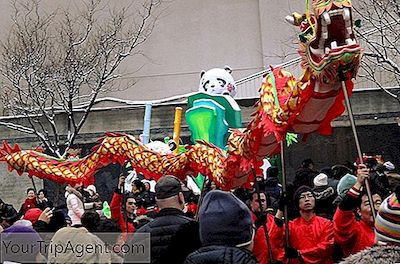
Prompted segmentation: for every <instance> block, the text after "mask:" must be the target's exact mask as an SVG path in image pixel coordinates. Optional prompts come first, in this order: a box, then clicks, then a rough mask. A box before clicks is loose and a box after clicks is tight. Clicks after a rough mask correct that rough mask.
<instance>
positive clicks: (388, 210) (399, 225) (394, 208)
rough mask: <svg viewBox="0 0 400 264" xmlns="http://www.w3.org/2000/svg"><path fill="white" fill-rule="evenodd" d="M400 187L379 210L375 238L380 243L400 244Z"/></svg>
mask: <svg viewBox="0 0 400 264" xmlns="http://www.w3.org/2000/svg"><path fill="white" fill-rule="evenodd" d="M398 197H400V186H397V188H396V192H395V193H393V194H391V195H390V196H389V197H387V198H386V199H385V200H384V201H383V202H382V204H381V206H380V208H379V212H378V215H377V216H376V219H375V236H376V240H377V241H380V242H394V243H398V244H400V201H399V198H398Z"/></svg>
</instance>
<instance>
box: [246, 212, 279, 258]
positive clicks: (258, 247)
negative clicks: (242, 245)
mask: <svg viewBox="0 0 400 264" xmlns="http://www.w3.org/2000/svg"><path fill="white" fill-rule="evenodd" d="M251 216H252V218H253V221H254V222H256V220H257V216H256V215H255V214H254V213H252V214H251ZM256 228H257V225H256ZM267 230H268V236H269V240H270V244H271V250H272V256H273V259H274V260H280V261H283V259H284V254H285V252H284V251H283V247H284V239H283V236H282V234H284V229H283V223H282V225H281V226H280V227H279V226H278V225H277V224H276V222H275V218H274V217H273V216H272V215H270V214H268V215H267ZM252 253H253V255H254V256H255V257H256V259H257V261H258V263H260V264H265V263H268V262H269V260H270V258H269V251H268V244H267V239H266V237H265V231H264V227H263V225H261V226H260V227H258V228H257V231H256V234H255V236H254V245H253V250H252Z"/></svg>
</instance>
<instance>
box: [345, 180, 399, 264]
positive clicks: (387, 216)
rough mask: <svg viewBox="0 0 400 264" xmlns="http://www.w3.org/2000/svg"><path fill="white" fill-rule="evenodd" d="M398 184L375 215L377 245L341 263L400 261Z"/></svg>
mask: <svg viewBox="0 0 400 264" xmlns="http://www.w3.org/2000/svg"><path fill="white" fill-rule="evenodd" d="M399 197H400V186H398V187H397V188H396V191H395V193H394V194H392V195H390V196H389V197H387V198H386V199H385V200H384V201H383V202H382V205H381V206H380V208H379V212H378V214H377V216H376V221H375V230H376V241H377V245H375V246H373V247H371V248H367V249H364V250H362V251H360V252H359V253H357V254H354V255H351V256H349V257H348V258H346V259H345V260H344V261H343V262H341V264H369V263H374V264H389V263H399V261H400V226H399V223H400V203H399V201H400V199H399Z"/></svg>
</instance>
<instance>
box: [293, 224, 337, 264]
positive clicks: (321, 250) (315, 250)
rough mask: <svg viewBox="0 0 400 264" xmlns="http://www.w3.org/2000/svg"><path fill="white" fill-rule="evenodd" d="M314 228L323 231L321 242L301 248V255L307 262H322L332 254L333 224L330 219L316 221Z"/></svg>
mask: <svg viewBox="0 0 400 264" xmlns="http://www.w3.org/2000/svg"><path fill="white" fill-rule="evenodd" d="M320 221H321V220H320ZM313 228H318V229H320V230H318V231H319V232H321V236H320V237H319V242H318V244H317V245H316V246H314V247H311V248H308V249H303V250H300V255H301V257H302V258H303V259H304V262H305V263H311V264H312V263H322V262H323V260H326V259H330V258H331V256H332V252H333V243H334V239H333V224H332V223H331V222H330V221H323V222H320V223H315V225H314V227H313ZM318 231H317V232H316V233H318Z"/></svg>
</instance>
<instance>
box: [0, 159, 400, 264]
mask: <svg viewBox="0 0 400 264" xmlns="http://www.w3.org/2000/svg"><path fill="white" fill-rule="evenodd" d="M279 177H280V176H279V170H278V169H277V168H276V167H270V168H268V170H267V172H266V175H262V176H261V175H260V176H257V177H255V179H254V184H253V185H252V188H250V189H246V188H238V189H235V190H232V191H230V192H226V191H221V190H218V187H217V185H216V184H215V183H214V182H212V181H207V182H206V183H205V186H204V188H203V190H202V193H201V194H200V193H198V192H197V191H193V190H192V189H191V188H190V185H189V184H187V182H182V181H180V180H179V179H178V178H176V177H174V176H171V175H166V176H163V177H161V178H160V179H159V180H158V181H157V183H156V182H155V181H152V180H147V179H144V178H140V177H139V178H136V179H134V180H133V181H131V182H129V184H127V178H126V177H125V176H124V175H120V177H119V178H118V182H117V183H116V184H115V185H116V186H115V189H114V191H113V196H112V199H111V202H110V205H109V208H110V212H111V215H110V216H107V214H106V213H105V210H104V204H103V201H102V200H101V197H100V195H99V194H98V193H97V192H96V187H95V186H94V185H89V186H86V187H84V186H83V185H82V184H81V183H78V184H75V185H74V186H71V185H68V186H67V187H66V190H65V201H66V202H65V203H66V208H65V209H63V208H55V207H53V203H52V202H51V201H50V200H49V199H48V197H47V192H46V190H39V191H38V192H36V191H35V190H34V189H33V188H29V189H27V191H26V199H25V201H24V203H23V204H22V205H21V206H20V210H19V211H18V212H17V211H16V210H15V209H14V206H12V205H10V204H7V203H5V202H4V201H3V200H0V221H1V222H0V223H1V225H0V231H2V238H3V240H4V239H5V240H7V237H9V239H11V236H10V234H13V233H24V234H27V235H26V236H24V237H25V238H24V239H25V240H29V239H31V240H32V241H34V240H35V239H36V240H37V236H40V235H42V234H44V233H53V234H52V237H50V238H48V240H49V243H50V247H51V245H52V244H53V245H55V244H57V243H58V244H60V243H61V244H64V245H66V246H67V245H68V243H72V244H74V243H75V244H82V243H86V244H98V243H100V244H101V243H103V244H104V245H105V247H110V248H112V250H110V252H107V253H102V254H98V253H96V254H95V253H93V252H92V253H89V252H86V253H85V254H82V255H77V254H73V252H62V253H58V254H57V255H55V254H50V252H48V254H47V255H46V254H43V252H41V251H35V252H34V254H29V255H28V256H27V254H25V255H24V254H22V255H18V254H2V258H3V259H2V260H3V261H12V262H17V263H18V262H25V263H26V262H27V260H26V259H25V258H29V260H30V261H28V262H35V263H43V262H44V263H46V262H47V263H84V262H85V263H136V261H137V256H135V255H134V254H129V253H127V252H124V251H123V250H121V248H123V246H124V245H130V244H133V243H136V242H138V240H137V239H138V238H137V236H135V235H137V234H150V242H151V243H150V249H149V250H150V252H151V254H150V255H149V257H150V260H151V263H188V264H189V263H190V264H194V263H328V264H329V263H396V262H399V261H400V202H399V201H400V185H398V182H399V181H400V180H399V178H400V176H399V175H398V174H397V173H396V169H395V166H394V165H393V164H392V163H390V162H381V161H380V160H377V159H375V158H370V159H368V160H366V161H365V164H359V165H358V166H354V165H352V164H346V165H335V166H331V167H326V168H322V169H321V170H318V171H317V170H316V169H315V168H314V164H313V162H312V160H310V159H306V160H304V161H303V162H302V164H301V167H300V168H299V169H298V170H297V171H296V175H295V178H294V181H293V183H291V184H289V185H288V186H286V187H287V188H285V189H286V192H284V191H283V188H282V185H281V184H280V181H279ZM366 181H367V182H369V183H370V190H371V199H372V201H371V200H370V199H369V197H368V195H367V192H366V189H367V188H366V185H365V183H366ZM127 186H129V188H127ZM371 202H372V203H371ZM371 206H372V207H373V208H374V210H375V211H376V212H377V214H376V215H373V213H372V212H373V210H371V209H372V208H371ZM285 217H286V218H287V219H285ZM375 218H376V219H375ZM289 220H290V221H289ZM374 220H375V221H374ZM104 232H105V233H111V234H115V236H114V237H111V240H108V241H105V238H103V237H102V236H98V235H97V234H98V233H104ZM108 239H110V237H108ZM116 245H117V246H116ZM118 249H119V250H118ZM75 253H76V252H75Z"/></svg>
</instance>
